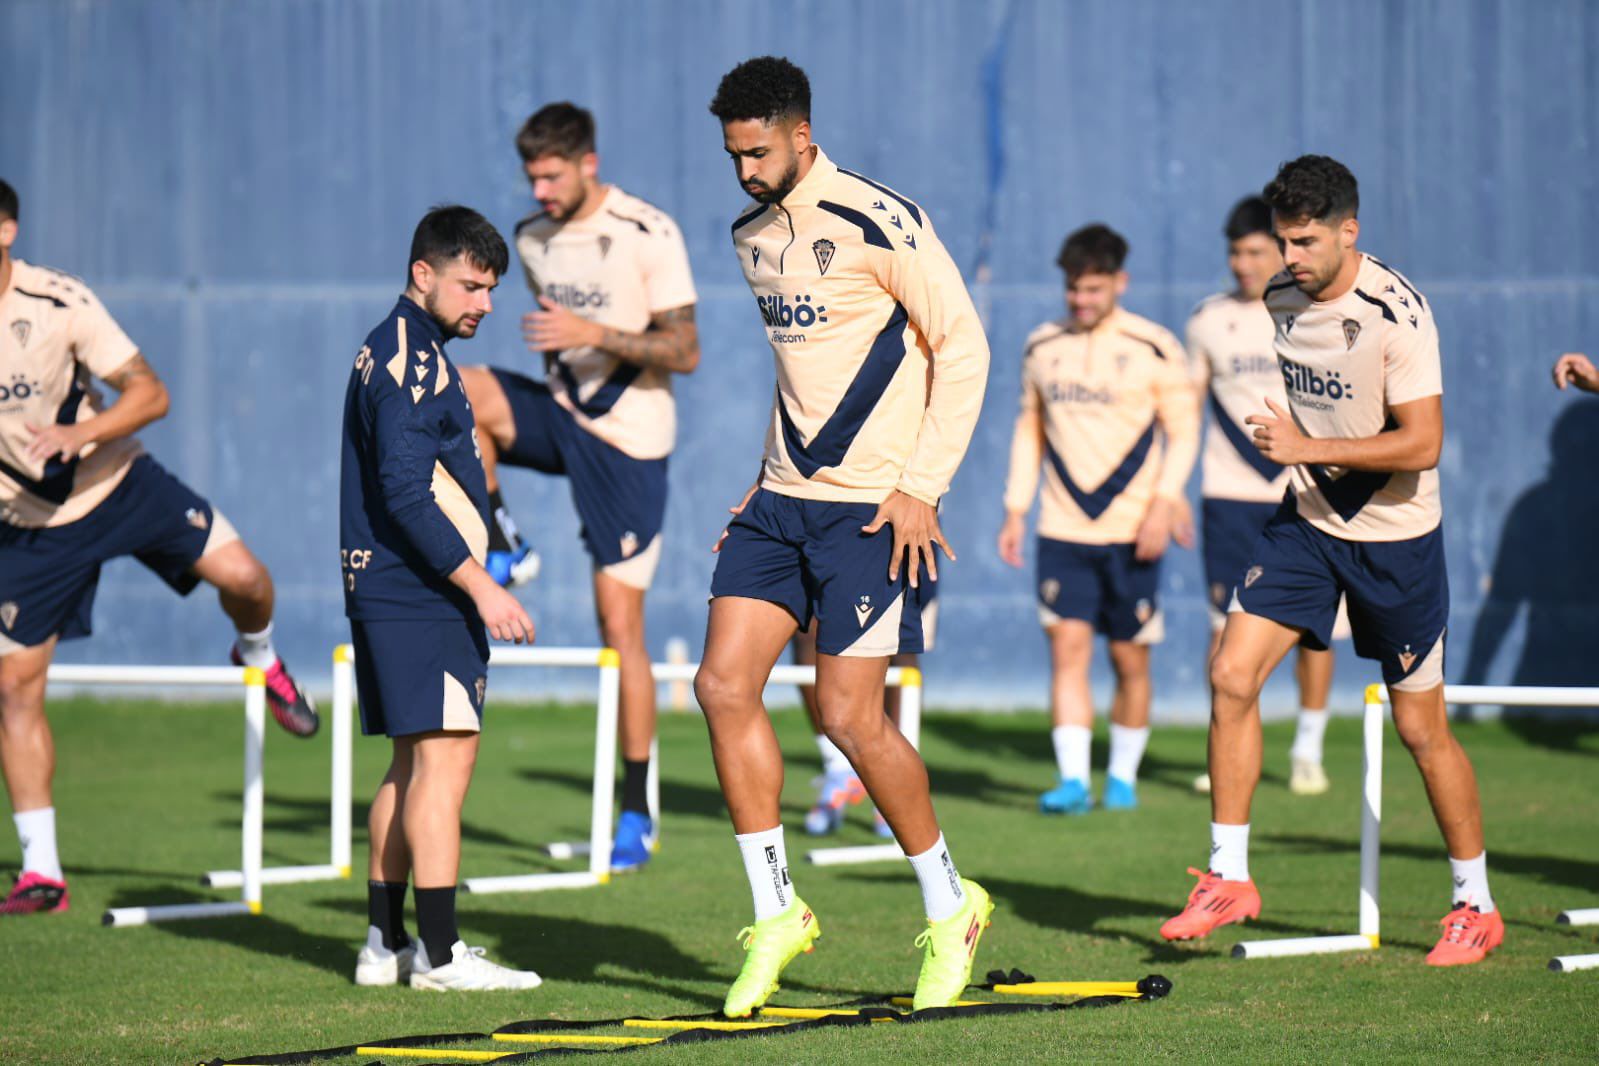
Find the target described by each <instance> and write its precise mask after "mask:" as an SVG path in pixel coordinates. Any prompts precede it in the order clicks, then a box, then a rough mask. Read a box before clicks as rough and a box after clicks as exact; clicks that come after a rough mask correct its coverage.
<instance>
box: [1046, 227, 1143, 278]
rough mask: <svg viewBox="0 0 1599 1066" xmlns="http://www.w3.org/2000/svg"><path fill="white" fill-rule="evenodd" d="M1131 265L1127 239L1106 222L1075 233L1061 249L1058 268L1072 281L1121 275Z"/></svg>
mask: <svg viewBox="0 0 1599 1066" xmlns="http://www.w3.org/2000/svg"><path fill="white" fill-rule="evenodd" d="M1125 262H1127V238H1125V237H1123V236H1122V235H1121V234H1120V233H1117V232H1116V231H1115V230H1113V229H1111V228H1110V227H1109V226H1107V225H1105V224H1104V223H1103V222H1092V223H1089V224H1088V225H1086V226H1084V227H1083V228H1082V229H1080V230H1077V231H1075V232H1074V233H1072V234H1071V235H1070V236H1068V237H1067V238H1066V241H1065V243H1063V244H1062V245H1061V246H1060V255H1058V256H1056V257H1055V265H1056V266H1058V267H1060V268H1061V269H1062V270H1064V271H1065V272H1066V276H1067V277H1068V278H1080V277H1082V276H1083V275H1084V274H1119V273H1121V269H1122V264H1123V263H1125Z"/></svg>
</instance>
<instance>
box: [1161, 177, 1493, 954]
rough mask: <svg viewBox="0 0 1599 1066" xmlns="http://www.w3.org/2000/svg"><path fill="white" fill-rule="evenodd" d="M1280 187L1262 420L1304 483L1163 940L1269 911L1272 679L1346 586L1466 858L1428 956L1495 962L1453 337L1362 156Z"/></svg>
mask: <svg viewBox="0 0 1599 1066" xmlns="http://www.w3.org/2000/svg"><path fill="white" fill-rule="evenodd" d="M1264 196H1265V199H1266V201H1267V202H1268V203H1269V204H1270V205H1271V208H1272V216H1273V225H1274V228H1275V231H1276V235H1277V237H1278V239H1279V240H1280V241H1281V243H1282V247H1283V254H1284V260H1285V263H1286V266H1287V270H1286V271H1285V273H1284V274H1283V275H1281V276H1279V277H1278V278H1276V279H1273V281H1272V282H1271V283H1270V284H1269V285H1268V286H1267V288H1266V294H1265V300H1266V307H1267V310H1268V311H1269V312H1270V313H1271V316H1272V320H1273V322H1274V325H1275V335H1274V347H1275V350H1276V354H1277V359H1278V363H1279V365H1280V367H1281V370H1282V376H1283V381H1284V384H1285V385H1286V388H1287V393H1288V403H1287V405H1286V406H1284V405H1282V404H1279V403H1277V402H1276V401H1275V400H1273V399H1271V398H1270V397H1269V396H1268V397H1263V398H1262V409H1261V410H1259V411H1257V412H1256V413H1255V414H1252V415H1250V416H1249V417H1248V419H1246V422H1247V423H1248V424H1249V425H1250V426H1251V427H1252V430H1253V440H1254V442H1255V445H1256V447H1258V448H1259V449H1260V451H1261V453H1262V454H1263V455H1265V456H1267V457H1268V458H1270V459H1272V460H1273V461H1275V462H1277V463H1279V464H1281V465H1283V466H1287V467H1290V468H1291V472H1290V485H1291V490H1292V491H1291V495H1290V496H1289V498H1288V499H1287V500H1286V501H1285V502H1284V504H1283V506H1282V508H1281V510H1280V511H1279V512H1278V513H1277V514H1276V515H1275V516H1274V517H1273V518H1272V519H1271V521H1270V522H1269V523H1268V524H1267V525H1266V527H1265V530H1264V531H1263V532H1262V533H1261V535H1260V538H1259V540H1257V541H1256V543H1255V546H1254V548H1253V550H1252V551H1251V553H1250V560H1249V565H1248V568H1247V569H1246V570H1245V572H1244V575H1243V578H1242V580H1240V581H1239V583H1238V585H1237V587H1236V589H1235V590H1234V594H1233V598H1232V602H1231V604H1230V611H1229V613H1228V616H1227V625H1226V628H1225V629H1224V630H1223V632H1222V639H1221V648H1220V650H1219V651H1218V652H1217V653H1216V658H1215V660H1214V662H1213V663H1212V664H1211V685H1212V688H1213V692H1214V695H1213V699H1212V709H1211V732H1210V774H1211V783H1212V787H1213V792H1212V796H1211V810H1212V824H1211V858H1210V864H1209V870H1207V871H1204V872H1199V871H1194V872H1195V874H1196V876H1198V877H1199V883H1198V884H1197V885H1196V886H1195V888H1194V889H1193V891H1192V893H1191V894H1190V896H1189V902H1188V906H1187V907H1186V908H1185V909H1184V910H1183V912H1182V913H1181V914H1179V915H1177V916H1176V917H1175V918H1172V919H1171V920H1170V921H1168V922H1167V923H1166V924H1165V925H1164V926H1162V928H1161V934H1162V935H1163V936H1165V937H1167V938H1168V939H1187V938H1190V937H1196V936H1204V935H1206V934H1207V933H1209V932H1210V931H1211V930H1212V929H1214V928H1216V927H1217V926H1219V925H1224V924H1227V923H1229V922H1234V921H1241V920H1243V919H1245V918H1247V917H1254V916H1256V915H1258V914H1259V913H1260V907H1261V902H1260V895H1259V893H1258V892H1257V891H1256V889H1255V885H1254V882H1253V881H1252V880H1251V879H1250V876H1249V859H1248V843H1249V814H1250V801H1251V798H1252V796H1253V793H1254V789H1255V785H1256V783H1257V782H1258V780H1259V777H1260V706H1259V698H1260V690H1261V686H1262V685H1263V684H1264V682H1265V680H1266V677H1267V675H1268V674H1270V672H1271V671H1272V669H1273V668H1274V667H1276V665H1277V664H1278V663H1279V662H1280V661H1281V660H1282V659H1283V657H1284V656H1286V655H1287V654H1288V652H1289V651H1290V650H1291V649H1292V648H1293V647H1294V646H1295V645H1296V644H1298V643H1300V641H1301V640H1302V639H1304V638H1305V637H1307V636H1308V637H1309V638H1311V639H1312V640H1313V641H1314V642H1315V643H1316V644H1318V645H1325V644H1326V642H1327V640H1328V638H1329V636H1330V634H1331V630H1332V625H1333V618H1334V616H1335V615H1336V613H1337V610H1338V601H1339V597H1340V595H1342V596H1343V597H1344V598H1345V599H1346V601H1347V602H1348V605H1349V615H1350V621H1351V623H1352V625H1351V628H1352V630H1353V637H1354V644H1355V651H1356V653H1357V654H1358V655H1360V656H1361V657H1362V658H1366V659H1375V660H1377V661H1378V662H1379V663H1380V664H1381V667H1382V674H1383V681H1384V682H1385V683H1386V684H1387V686H1388V691H1389V693H1390V694H1391V696H1392V701H1393V713H1394V724H1395V726H1396V727H1397V729H1398V732H1399V736H1400V738H1401V739H1402V740H1403V741H1404V743H1405V745H1406V747H1408V748H1409V749H1410V752H1411V755H1412V756H1413V757H1414V758H1415V760H1416V765H1417V767H1418V768H1419V769H1420V771H1421V776H1422V780H1423V782H1424V783H1425V785H1426V788H1427V798H1428V800H1429V802H1430V803H1431V805H1432V810H1433V815H1434V817H1435V818H1436V820H1437V823H1438V828H1439V829H1440V830H1441V832H1442V834H1443V838H1444V843H1445V846H1446V848H1447V851H1448V855H1449V864H1450V868H1451V869H1450V873H1451V876H1452V888H1451V895H1450V897H1449V899H1450V904H1451V905H1450V910H1449V913H1448V914H1447V915H1446V916H1445V917H1444V919H1443V920H1442V922H1441V924H1442V925H1443V927H1444V932H1443V935H1442V937H1441V938H1440V939H1439V941H1438V943H1437V945H1436V946H1435V947H1434V948H1433V950H1432V952H1431V953H1430V954H1429V955H1428V956H1427V961H1428V962H1429V963H1430V964H1432V965H1440V966H1447V965H1456V964H1460V963H1471V962H1477V961H1479V960H1481V959H1482V958H1483V957H1484V956H1485V955H1486V954H1487V953H1488V952H1489V951H1491V950H1493V949H1494V948H1495V947H1497V946H1498V945H1499V943H1500V942H1501V941H1502V940H1503V938H1504V922H1503V920H1502V919H1501V917H1500V915H1499V913H1498V911H1497V910H1496V909H1495V907H1494V902H1493V897H1492V896H1491V894H1490V893H1489V890H1488V877H1487V869H1486V863H1487V859H1486V854H1485V852H1484V850H1483V831H1482V808H1481V804H1480V802H1479V800H1478V796H1477V782H1476V778H1475V776H1474V774H1473V772H1472V767H1471V763H1470V761H1469V760H1468V759H1467V757H1466V753H1465V751H1464V750H1463V749H1462V748H1461V747H1460V744H1459V743H1458V742H1457V741H1456V740H1455V738H1454V736H1453V735H1452V734H1451V732H1450V730H1449V723H1448V718H1447V716H1446V713H1445V707H1444V698H1443V680H1444V641H1445V636H1446V629H1447V624H1448V619H1449V588H1448V581H1447V576H1446V574H1445V568H1444V550H1443V530H1442V528H1441V524H1440V523H1441V521H1442V510H1441V507H1440V502H1439V491H1438V471H1437V465H1438V456H1439V453H1440V451H1441V450H1442V447H1443V396H1442V393H1443V384H1442V369H1441V363H1440V358H1439V350H1438V331H1437V328H1436V326H1435V325H1434V323H1433V318H1432V311H1431V308H1430V306H1429V305H1428V303H1427V301H1426V299H1425V298H1424V297H1423V296H1422V295H1421V293H1420V292H1418V291H1417V290H1416V288H1415V287H1414V286H1413V285H1411V284H1410V282H1409V281H1407V280H1406V279H1405V278H1404V277H1403V276H1402V275H1401V274H1399V273H1398V272H1396V271H1394V270H1393V269H1391V268H1390V267H1388V266H1387V265H1385V264H1384V263H1382V262H1380V261H1379V260H1377V259H1375V258H1373V257H1372V256H1370V255H1365V254H1363V253H1361V252H1359V251H1358V250H1357V249H1356V247H1355V243H1356V239H1357V238H1358V236H1359V233H1360V223H1359V222H1358V221H1357V218H1356V215H1357V212H1358V209H1359V193H1358V187H1357V185H1356V183H1355V178H1354V176H1353V175H1352V174H1351V173H1350V172H1349V171H1348V169H1347V168H1345V167H1344V166H1343V165H1342V164H1340V163H1338V162H1337V161H1336V160H1333V159H1329V158H1327V157H1325V156H1304V157H1301V158H1299V159H1296V160H1294V161H1292V162H1289V163H1285V164H1284V165H1283V167H1282V169H1281V170H1279V171H1278V174H1277V177H1276V178H1275V179H1274V180H1273V181H1272V182H1271V184H1269V185H1268V186H1267V187H1266V190H1265V193H1264Z"/></svg>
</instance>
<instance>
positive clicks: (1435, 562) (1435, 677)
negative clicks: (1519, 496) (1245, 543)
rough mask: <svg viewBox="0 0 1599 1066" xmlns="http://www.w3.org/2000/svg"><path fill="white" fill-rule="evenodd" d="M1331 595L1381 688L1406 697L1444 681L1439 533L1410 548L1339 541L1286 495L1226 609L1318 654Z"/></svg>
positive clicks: (1443, 573)
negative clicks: (1284, 632)
mask: <svg viewBox="0 0 1599 1066" xmlns="http://www.w3.org/2000/svg"><path fill="white" fill-rule="evenodd" d="M1340 595H1342V596H1343V597H1344V600H1345V603H1346V604H1347V606H1348V610H1349V625H1350V630H1351V633H1352V635H1353V637H1354V642H1355V654H1356V655H1359V656H1360V657H1361V658H1363V659H1376V660H1377V661H1378V662H1380V663H1381V664H1382V677H1383V681H1384V683H1386V684H1388V685H1390V686H1398V687H1399V688H1401V689H1412V690H1414V689H1429V688H1432V687H1433V686H1434V685H1436V684H1441V683H1442V682H1443V657H1444V637H1445V633H1446V631H1447V629H1448V625H1449V578H1448V572H1447V568H1446V566H1445V564H1444V540H1443V528H1442V527H1439V528H1437V529H1434V530H1433V531H1432V532H1431V533H1427V534H1425V535H1423V536H1420V537H1414V538H1412V539H1410V540H1390V541H1354V540H1344V539H1342V538H1340V537H1335V536H1332V535H1331V534H1329V533H1323V532H1322V531H1321V530H1319V529H1317V528H1316V527H1315V526H1313V525H1311V524H1310V523H1309V522H1307V521H1305V520H1304V519H1303V518H1301V517H1300V516H1299V512H1298V509H1297V507H1296V505H1295V503H1294V500H1293V498H1292V497H1290V498H1289V499H1288V500H1286V501H1285V502H1284V503H1283V505H1282V507H1281V508H1279V509H1278V511H1277V513H1276V515H1274V516H1273V517H1272V520H1271V521H1270V522H1269V523H1267V525H1266V528H1265V530H1264V531H1263V532H1262V533H1261V535H1260V539H1259V540H1258V541H1256V542H1255V549H1254V551H1253V552H1252V553H1251V554H1250V562H1249V566H1248V567H1247V568H1246V569H1245V571H1244V575H1243V579H1242V580H1241V581H1240V582H1239V584H1238V588H1237V591H1236V593H1235V595H1234V600H1233V609H1234V610H1242V611H1244V612H1246V613H1248V614H1253V615H1258V616H1260V617H1261V618H1269V619H1271V620H1272V621H1273V622H1279V623H1281V624H1283V625H1285V626H1293V627H1295V628H1297V629H1300V630H1302V631H1303V633H1304V638H1303V640H1302V641H1301V642H1302V643H1303V644H1304V645H1305V646H1306V647H1310V648H1318V649H1320V648H1325V647H1327V646H1328V642H1329V641H1330V640H1331V639H1332V635H1333V622H1334V619H1335V617H1336V616H1337V613H1338V598H1339V596H1340Z"/></svg>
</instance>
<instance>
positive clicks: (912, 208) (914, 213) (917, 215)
mask: <svg viewBox="0 0 1599 1066" xmlns="http://www.w3.org/2000/svg"><path fill="white" fill-rule="evenodd" d="M838 172H839V173H840V174H844V175H847V176H848V177H851V178H854V179H855V180H856V181H864V182H865V183H866V184H868V185H870V186H871V187H872V188H874V189H876V190H877V191H878V192H880V193H882V194H883V195H884V196H891V197H893V198H894V199H896V200H898V201H899V202H900V205H901V206H902V207H904V208H905V210H906V211H909V212H910V216H911V217H912V218H914V219H915V220H916V224H917V225H918V226H920V225H921V224H922V209H921V208H919V207H917V206H916V205H915V204H913V203H911V202H910V201H909V200H907V199H906V198H905V197H903V196H901V195H900V194H899V193H897V192H895V191H894V190H893V189H890V188H889V187H888V186H887V185H879V184H878V183H877V182H875V181H873V180H872V179H871V178H868V177H867V176H866V175H865V174H857V173H855V172H854V171H853V170H845V169H844V168H843V167H839V168H838Z"/></svg>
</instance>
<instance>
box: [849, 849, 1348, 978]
mask: <svg viewBox="0 0 1599 1066" xmlns="http://www.w3.org/2000/svg"><path fill="white" fill-rule="evenodd" d="M842 876H844V877H846V878H848V879H849V880H857V881H890V880H892V881H895V882H896V883H899V882H900V880H901V879H900V878H898V877H897V876H894V875H889V874H882V873H866V872H864V871H862V872H851V873H846V874H843V875H842ZM982 885H983V887H984V888H986V889H988V892H989V894H990V895H991V896H993V898H994V901H995V902H996V903H998V904H1000V905H1001V906H1002V907H1003V908H1005V909H1008V910H1010V911H1011V912H1012V913H1014V914H1015V916H1016V917H1018V918H1020V919H1021V920H1022V921H1024V922H1028V923H1030V924H1032V925H1036V926H1039V927H1041V928H1044V929H1059V930H1062V931H1064V932H1068V933H1081V934H1084V935H1086V936H1100V937H1104V938H1106V939H1115V940H1123V941H1127V942H1129V943H1132V944H1137V945H1139V946H1140V947H1142V948H1144V949H1145V951H1146V954H1145V956H1144V958H1143V960H1142V961H1144V962H1152V963H1154V962H1158V963H1168V964H1182V963H1186V962H1189V961H1192V960H1194V959H1202V958H1206V957H1209V956H1211V955H1214V954H1215V953H1216V952H1215V949H1214V948H1211V947H1210V945H1191V944H1182V945H1179V944H1174V943H1172V942H1171V941H1169V940H1165V939H1163V938H1162V937H1161V936H1160V934H1159V932H1158V930H1159V929H1160V925H1161V923H1162V922H1164V921H1165V920H1166V919H1167V918H1170V917H1171V916H1172V915H1174V914H1176V913H1177V911H1178V909H1179V908H1180V906H1181V901H1180V900H1176V899H1171V900H1161V901H1153V900H1142V899H1133V898H1132V897H1129V896H1123V895H1114V896H1112V895H1097V894H1095V893H1092V892H1084V891H1082V890H1081V889H1077V888H1073V887H1071V886H1070V885H1066V884H1040V883H1038V882H1034V881H1017V880H1013V879H1010V878H1005V877H995V876H993V875H988V876H985V877H983V878H982ZM1003 918H1004V916H1003V914H1002V915H1001V920H1003ZM1129 918H1130V919H1135V920H1136V921H1137V924H1138V926H1139V928H1140V929H1143V928H1145V927H1147V929H1148V932H1147V933H1144V932H1134V933H1130V932H1128V931H1127V930H1126V929H1124V928H1103V929H1102V928H1100V926H1101V923H1106V922H1117V921H1120V920H1122V919H1129ZM1250 928H1252V929H1258V930H1262V931H1265V932H1269V933H1274V934H1279V933H1280V934H1283V935H1290V936H1305V935H1313V934H1315V933H1316V932H1317V930H1314V929H1308V928H1306V927H1304V926H1299V925H1289V924H1286V923H1283V922H1277V921H1263V922H1255V923H1252V924H1251V926H1250ZM1227 949H1228V948H1227V946H1223V947H1222V950H1224V951H1225V950H1227ZM998 961H999V962H1000V963H1002V964H1003V965H1005V966H1019V967H1021V968H1022V969H1023V970H1027V971H1029V972H1032V973H1036V974H1038V975H1039V977H1040V978H1042V979H1045V980H1056V979H1058V978H1056V977H1053V976H1051V977H1045V976H1044V974H1045V972H1046V971H1048V970H1049V968H1050V967H1049V960H1046V959H1016V960H1012V959H1001V960H998Z"/></svg>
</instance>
